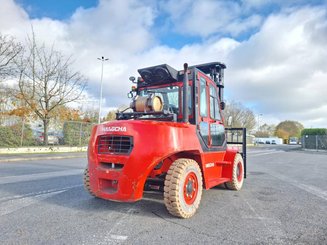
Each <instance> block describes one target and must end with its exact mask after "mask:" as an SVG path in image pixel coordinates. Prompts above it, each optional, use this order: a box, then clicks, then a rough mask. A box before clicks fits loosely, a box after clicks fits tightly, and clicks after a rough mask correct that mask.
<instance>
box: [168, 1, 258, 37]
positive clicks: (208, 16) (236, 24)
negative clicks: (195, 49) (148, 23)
mask: <svg viewBox="0 0 327 245" xmlns="http://www.w3.org/2000/svg"><path fill="white" fill-rule="evenodd" d="M162 8H163V10H165V11H166V12H167V13H168V15H169V16H170V18H171V20H172V21H171V25H172V26H173V28H175V30H176V31H177V32H180V33H183V34H185V35H195V36H197V35H198V36H202V37H208V36H210V35H212V34H215V33H221V34H231V35H232V36H237V35H239V34H241V33H243V32H246V31H248V30H251V29H253V28H256V27H258V26H259V25H260V23H261V20H262V18H261V16H260V15H258V14H256V15H250V16H249V15H248V14H247V13H245V12H244V9H243V8H242V5H241V4H240V3H239V2H236V1H235V2H234V1H211V0H203V1H192V0H183V1H180V2H179V3H178V4H177V3H176V1H174V0H168V1H167V2H164V4H163V5H162Z"/></svg>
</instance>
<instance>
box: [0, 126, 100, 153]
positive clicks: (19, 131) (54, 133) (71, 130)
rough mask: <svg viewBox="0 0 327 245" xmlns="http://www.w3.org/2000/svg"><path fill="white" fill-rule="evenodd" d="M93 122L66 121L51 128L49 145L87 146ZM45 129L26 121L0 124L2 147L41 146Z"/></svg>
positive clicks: (0, 142) (0, 143)
mask: <svg viewBox="0 0 327 245" xmlns="http://www.w3.org/2000/svg"><path fill="white" fill-rule="evenodd" d="M93 125H94V124H93V123H88V122H80V121H66V122H64V123H62V124H57V125H56V127H54V128H51V127H50V129H49V132H48V141H49V145H65V146H86V145H87V144H88V142H89V139H90V134H91V130H92V127H93ZM43 137H44V135H43V130H42V128H40V127H37V128H33V129H32V127H31V125H30V124H28V123H25V122H24V121H21V122H17V121H16V122H15V123H12V124H6V125H0V147H19V146H24V147H26V146H41V145H43Z"/></svg>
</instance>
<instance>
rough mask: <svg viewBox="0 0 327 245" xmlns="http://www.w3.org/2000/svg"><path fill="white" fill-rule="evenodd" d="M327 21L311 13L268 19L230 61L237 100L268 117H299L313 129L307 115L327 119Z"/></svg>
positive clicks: (323, 15)
mask: <svg viewBox="0 0 327 245" xmlns="http://www.w3.org/2000/svg"><path fill="white" fill-rule="evenodd" d="M326 21H327V13H326V9H321V8H309V7H304V8H301V9H289V10H287V11H285V12H283V13H279V14H275V15H271V16H270V17H268V18H267V20H266V21H265V23H264V24H263V26H262V28H261V30H260V31H259V32H258V33H256V34H255V35H253V36H252V37H251V38H250V39H249V40H248V41H244V42H243V43H241V44H240V45H239V46H238V47H237V48H236V49H234V50H233V51H232V52H231V53H230V55H229V57H228V63H230V65H231V70H230V71H229V72H228V73H227V74H228V75H229V76H230V79H232V80H233V81H234V83H233V85H232V86H231V87H230V89H232V91H233V92H234V96H236V97H237V98H239V99H240V100H241V101H243V100H244V101H249V102H250V103H255V104H256V105H257V107H258V108H259V110H260V111H265V112H266V114H267V115H268V116H272V115H275V116H276V117H279V118H285V117H286V116H288V117H292V116H294V118H301V119H302V120H303V121H305V123H306V124H307V125H309V124H311V122H310V120H311V119H310V118H309V117H306V116H305V115H308V114H309V112H311V111H312V109H313V108H315V109H316V111H317V113H318V112H319V113H323V114H321V115H320V117H324V115H327V110H326V106H325V105H326V104H327V97H326V96H325V91H327V83H326V82H325V81H326V80H327V70H326V67H327V49H326V48H325V44H324V41H322V40H325V39H326V38H327V35H325V34H326V27H327V26H326ZM317 116H318V114H317ZM290 119H291V118H290ZM324 124H325V125H327V118H325V120H324ZM321 126H323V125H321Z"/></svg>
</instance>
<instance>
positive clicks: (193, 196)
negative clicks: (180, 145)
mask: <svg viewBox="0 0 327 245" xmlns="http://www.w3.org/2000/svg"><path fill="white" fill-rule="evenodd" d="M201 196H202V173H201V169H200V167H199V165H198V164H197V162H196V161H194V160H192V159H187V158H180V159H177V160H176V161H175V162H173V164H172V165H171V166H170V168H169V170H168V172H167V175H166V179H165V187H164V202H165V205H166V208H167V209H168V211H169V213H170V214H172V215H174V216H177V217H180V218H184V219H185V218H190V217H192V216H193V215H194V214H195V212H196V210H197V209H198V207H199V204H200V201H201Z"/></svg>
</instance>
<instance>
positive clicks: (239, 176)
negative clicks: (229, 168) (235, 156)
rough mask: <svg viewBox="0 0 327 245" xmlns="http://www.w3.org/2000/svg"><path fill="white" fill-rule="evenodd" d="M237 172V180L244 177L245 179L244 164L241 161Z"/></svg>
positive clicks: (239, 180)
mask: <svg viewBox="0 0 327 245" xmlns="http://www.w3.org/2000/svg"><path fill="white" fill-rule="evenodd" d="M236 174H237V180H238V182H241V181H242V179H243V165H242V163H241V162H239V163H238V164H237V170H236Z"/></svg>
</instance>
